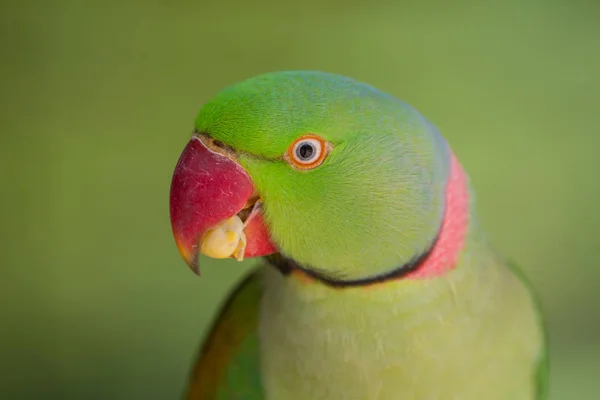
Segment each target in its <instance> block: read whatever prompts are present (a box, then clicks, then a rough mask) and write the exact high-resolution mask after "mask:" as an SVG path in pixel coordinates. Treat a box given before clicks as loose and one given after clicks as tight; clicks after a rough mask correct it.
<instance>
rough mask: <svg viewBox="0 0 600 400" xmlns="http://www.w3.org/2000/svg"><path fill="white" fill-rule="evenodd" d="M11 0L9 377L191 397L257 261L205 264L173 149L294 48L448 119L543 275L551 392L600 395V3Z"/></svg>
mask: <svg viewBox="0 0 600 400" xmlns="http://www.w3.org/2000/svg"><path fill="white" fill-rule="evenodd" d="M243 4H246V5H243ZM596 4H600V3H596ZM0 7H1V11H0V45H1V60H0V79H1V81H0V99H1V103H0V105H1V108H0V124H1V128H2V129H1V134H0V182H1V186H0V187H1V194H2V196H1V197H0V205H1V207H0V239H1V241H0V243H1V244H0V262H1V268H2V269H1V273H2V279H1V283H0V285H1V287H0V298H1V302H0V307H1V309H0V316H1V319H0V321H1V322H0V335H1V340H0V346H1V347H0V368H1V371H0V398H2V399H175V398H177V397H178V396H179V393H180V392H181V389H182V387H183V384H184V381H185V378H186V376H187V373H188V370H189V365H190V363H191V360H192V357H193V356H194V354H195V352H196V349H197V346H198V343H199V340H200V338H201V336H202V335H203V333H204V331H205V329H206V324H207V323H208V322H209V321H210V318H211V317H212V315H213V313H214V311H215V308H216V307H217V306H218V305H219V303H220V301H221V300H222V299H223V296H224V295H225V293H226V291H227V289H228V288H230V287H231V285H232V284H233V283H234V281H235V280H236V279H238V278H239V276H240V275H241V274H242V273H243V272H244V271H246V270H247V269H248V268H249V267H250V266H251V265H252V262H245V263H244V264H239V263H235V262H212V261H208V260H206V259H203V260H202V262H203V265H202V270H203V277H202V278H196V277H195V276H194V275H193V274H192V273H191V272H190V271H189V270H188V269H187V267H186V266H185V264H184V263H183V261H182V260H181V258H180V256H179V254H178V253H177V249H176V247H175V245H174V242H173V239H172V236H171V228H170V223H169V213H168V192H169V184H170V178H171V174H172V171H173V167H174V166H175V163H176V161H177V158H178V156H179V154H180V152H181V150H182V149H183V147H184V145H185V143H186V142H187V139H188V137H189V135H190V133H191V130H192V124H193V121H194V118H195V116H196V113H197V111H198V109H199V108H200V106H201V105H202V104H203V103H204V102H205V101H206V100H207V99H209V98H210V97H211V96H212V95H214V94H215V93H216V92H217V91H218V90H219V89H220V88H222V87H223V86H226V85H229V84H231V83H234V82H236V81H238V80H241V79H244V78H247V77H249V76H252V75H255V74H258V73H262V72H267V71H271V70H281V69H320V70H326V71H331V72H337V73H341V74H345V75H350V76H353V77H355V78H358V79H360V80H364V81H367V82H369V83H371V84H373V85H375V86H378V87H380V88H381V89H383V90H385V91H387V92H389V93H392V94H394V95H396V96H397V97H400V98H402V99H403V100H405V101H407V102H408V103H410V104H412V105H413V106H415V107H416V108H417V109H419V110H420V111H421V112H422V113H423V114H424V115H425V116H426V117H427V118H429V119H430V120H432V121H433V122H434V123H435V124H436V125H437V126H438V127H439V128H440V129H441V130H442V132H443V133H444V134H445V136H446V137H447V139H448V140H449V141H450V143H451V145H452V146H453V148H454V150H455V152H456V153H457V154H458V156H459V157H460V159H461V160H462V162H463V164H464V166H465V168H466V169H467V171H468V172H469V174H470V176H471V178H472V180H473V183H474V185H475V188H476V190H477V196H478V201H479V205H478V207H479V211H480V214H481V219H482V221H483V223H484V225H485V226H486V227H487V230H488V231H489V234H490V235H491V237H492V238H493V240H494V242H495V243H496V244H497V246H498V247H499V248H500V249H502V251H503V252H504V253H506V254H508V255H510V256H512V257H513V258H515V259H516V260H518V261H519V263H520V264H522V265H523V266H524V268H525V269H526V271H527V273H528V275H529V276H530V278H531V280H532V281H533V283H534V284H535V285H536V287H537V288H538V290H539V292H540V294H541V296H542V300H543V303H544V307H545V309H546V310H547V317H548V324H549V327H550V339H551V346H552V349H551V353H552V377H551V385H552V388H551V393H552V396H551V398H552V399H555V400H561V399H566V400H570V399H577V400H583V399H598V398H600V389H599V386H600V383H599V381H600V348H599V345H600V315H599V314H600V311H599V310H600V305H599V304H598V302H599V301H600V284H599V282H600V268H599V266H598V261H597V260H598V255H597V250H596V249H597V248H598V245H599V244H600V235H599V231H598V225H599V223H600V213H598V195H599V194H600V179H599V178H598V175H597V173H598V171H599V170H600V163H599V162H598V155H597V153H598V146H599V145H600V135H598V126H599V123H600V112H599V111H598V106H599V104H600V96H599V92H600V75H599V71H600V50H599V49H600V47H599V46H600V45H599V43H600V23H598V21H600V12H599V11H600V6H598V5H595V4H594V2H592V1H587V2H584V1H567V0H564V1H560V0H555V1H550V0H548V1H541V0H540V1H533V0H532V1H528V0H525V1H505V2H487V1H483V2H471V3H468V2H444V1H442V0H438V1H434V2H422V1H391V0H390V1H374V2H370V3H369V2H358V1H350V2H343V1H338V2H331V1H330V2H327V1H324V0H305V1H302V2H296V3H292V2H287V3H282V4H280V3H279V2H277V3H276V2H268V1H254V2H248V3H243V2H231V1H230V2H216V1H215V2H212V4H208V2H199V1H197V2H192V1H183V0H179V1H178V0H175V1H166V0H165V1H145V2H141V1H140V2H138V3H135V2H132V1H116V0H110V1H108V0H107V1H101V2H95V1H88V2H84V1H45V2H42V1H40V2H36V1H33V0H28V1H22V2H16V1H14V2H12V3H10V2H6V1H3V2H1V3H0Z"/></svg>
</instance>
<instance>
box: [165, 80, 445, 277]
mask: <svg viewBox="0 0 600 400" xmlns="http://www.w3.org/2000/svg"><path fill="white" fill-rule="evenodd" d="M450 159H451V153H450V150H449V148H448V146H447V144H446V142H445V141H444V140H443V139H442V137H441V135H440V134H439V132H438V131H437V129H436V128H435V127H434V126H433V125H432V124H431V123H429V122H428V121H427V120H426V119H425V118H424V117H423V116H421V115H420V114H419V113H418V112H417V111H416V110H415V109H414V108H412V107H411V106H409V105H408V104H406V103H404V102H402V101H400V100H398V99H396V98H394V97H392V96H390V95H387V94H385V93H383V92H381V91H379V90H377V89H375V88H374V87H372V86H369V85H367V84H365V83H361V82H358V81H355V80H353V79H350V78H347V77H342V76H339V75H334V74H329V73H322V72H312V71H287V72H276V73H269V74H265V75H259V76H257V77H254V78H251V79H248V80H245V81H243V82H240V83H237V84H235V85H233V86H230V87H228V88H225V89H224V90H222V91H221V92H220V93H218V94H217V95H216V96H215V97H214V98H213V99H212V100H210V101H209V102H208V103H207V104H205V105H204V106H203V107H202V109H201V110H200V112H199V115H198V117H197V119H196V123H195V132H194V134H193V136H192V138H191V140H190V141H189V143H188V144H187V146H186V147H185V149H184V151H183V153H182V154H181V156H180V159H179V161H178V163H177V166H176V168H175V172H174V175H173V180H172V184H171V195H170V213H171V222H172V229H173V234H174V237H175V241H176V243H177V246H178V249H179V251H180V253H181V255H182V256H183V258H184V259H185V261H186V262H187V264H188V265H189V266H190V267H191V268H192V269H193V270H195V271H196V272H197V271H198V255H199V254H204V255H207V256H209V257H213V258H229V257H234V258H236V259H238V260H242V259H244V258H251V257H259V256H269V255H274V254H276V256H281V257H285V258H286V259H289V260H293V262H294V265H296V266H298V267H299V268H302V269H304V270H305V271H307V272H309V273H310V274H313V275H316V276H322V277H325V278H327V279H329V280H340V281H344V280H357V279H365V278H369V277H373V276H377V275H381V274H385V273H386V272H388V271H391V270H393V269H395V268H397V267H398V266H399V265H403V264H406V263H409V262H411V260H414V259H416V258H418V257H419V256H420V255H422V254H423V253H424V252H426V251H427V250H428V249H429V248H431V246H432V245H433V243H434V242H435V240H436V238H437V235H438V232H439V230H440V226H441V224H442V222H443V214H444V205H445V202H444V198H445V192H444V190H445V186H446V185H445V184H446V181H447V180H448V176H449V168H450Z"/></svg>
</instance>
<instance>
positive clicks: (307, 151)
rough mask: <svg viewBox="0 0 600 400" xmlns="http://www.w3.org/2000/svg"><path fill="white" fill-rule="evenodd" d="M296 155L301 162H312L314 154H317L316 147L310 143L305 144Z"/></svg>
mask: <svg viewBox="0 0 600 400" xmlns="http://www.w3.org/2000/svg"><path fill="white" fill-rule="evenodd" d="M296 153H297V154H298V157H300V159H301V160H310V159H311V157H312V156H313V154H315V147H314V146H313V145H312V144H310V143H303V144H301V145H300V146H299V147H298V150H296Z"/></svg>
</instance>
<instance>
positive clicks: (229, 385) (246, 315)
mask: <svg viewBox="0 0 600 400" xmlns="http://www.w3.org/2000/svg"><path fill="white" fill-rule="evenodd" d="M260 274H261V271H260V269H257V270H254V271H253V272H251V273H250V274H249V275H248V276H247V277H246V278H245V279H243V280H242V282H240V284H239V285H238V286H237V287H236V288H235V289H234V290H233V291H232V293H231V295H230V296H229V298H228V299H227V301H226V302H225V304H224V305H223V306H222V308H221V310H220V312H219V313H218V315H217V318H216V319H215V321H214V322H213V325H212V327H211V329H210V331H209V333H208V336H207V337H206V339H205V341H204V343H203V344H202V348H201V350H200V354H199V355H198V357H197V359H196V362H195V366H194V368H193V371H192V375H191V377H190V382H189V386H188V390H187V393H186V395H185V399H187V400H213V399H248V400H259V399H263V398H264V395H263V392H262V390H263V389H262V384H261V378H260V365H259V348H258V335H257V326H258V310H259V304H260V299H261V297H262V284H261V279H260Z"/></svg>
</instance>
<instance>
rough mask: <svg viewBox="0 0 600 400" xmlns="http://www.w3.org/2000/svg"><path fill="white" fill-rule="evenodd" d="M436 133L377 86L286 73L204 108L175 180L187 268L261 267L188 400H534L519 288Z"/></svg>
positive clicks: (529, 310) (239, 294)
mask: <svg viewBox="0 0 600 400" xmlns="http://www.w3.org/2000/svg"><path fill="white" fill-rule="evenodd" d="M472 186H473V185H472V184H471V182H470V180H469V177H468V175H467V173H466V172H465V170H464V169H463V167H462V165H461V163H460V162H459V160H458V158H457V156H456V155H455V153H454V152H453V151H452V149H451V147H450V144H449V142H447V141H446V139H444V137H443V136H442V134H441V133H440V130H439V129H438V128H437V127H436V126H435V125H434V124H433V123H432V122H430V121H429V120H427V119H426V118H425V117H424V116H423V115H422V114H421V113H420V112H419V111H417V110H416V109H415V108H413V107H412V106H411V105H409V104H408V103H406V102H404V101H402V100H400V99H399V98H397V97H395V96H393V95H391V94H388V93H386V92H383V91H381V90H380V89H378V88H376V87H374V86H372V85H371V84H369V83H366V82H362V81H359V80H356V79H354V78H350V77H347V76H343V75H338V74H335V73H330V72H321V71H312V70H289V71H288V70H283V71H275V72H268V73H262V74H259V75H256V76H253V77H249V78H244V80H241V81H239V82H237V83H234V84H231V85H230V86H226V87H225V88H223V89H220V91H218V92H217V93H216V94H215V95H214V96H213V97H212V98H211V99H209V100H208V101H207V102H205V103H204V104H203V105H202V107H201V109H200V111H199V113H198V115H197V118H196V120H195V124H194V129H193V133H192V135H191V138H190V139H189V141H188V143H187V144H186V146H185V148H184V149H183V151H182V153H181V154H180V156H179V159H178V161H177V163H176V166H175V168H174V172H173V175H172V180H171V185H170V197H169V212H170V222H171V228H172V233H173V236H174V241H175V243H176V246H177V249H178V252H179V253H180V255H181V257H182V258H183V259H184V261H185V263H187V265H188V266H189V267H190V268H191V269H192V271H194V272H195V273H196V274H198V275H199V264H200V256H203V257H209V258H213V259H235V260H238V261H243V260H246V259H258V260H257V262H258V264H257V265H256V266H254V267H252V268H250V270H249V271H248V272H247V273H246V275H245V276H243V277H242V278H241V281H240V283H239V284H238V285H237V287H235V288H234V289H233V290H232V292H231V294H230V295H229V297H228V298H227V300H226V301H224V303H223V305H222V306H221V308H220V310H219V311H218V313H217V314H216V317H215V319H214V322H213V323H212V326H210V327H209V330H208V333H207V335H206V337H205V339H204V340H203V342H202V343H201V346H200V350H199V353H198V354H197V356H196V357H195V361H194V362H193V366H192V368H191V372H190V374H189V379H188V380H187V381H186V382H187V383H186V384H185V388H184V389H183V392H182V396H183V397H184V398H185V399H189V400H207V399H248V400H259V399H261V400H263V399H268V400H320V399H328V400H342V399H343V400H354V399H356V400H358V399H360V400H371V399H372V400H388V399H399V400H436V399H440V400H452V399H456V400H459V399H460V400H470V399H476V400H483V399H485V400H534V399H535V400H541V399H545V398H546V396H547V392H548V390H547V389H548V375H549V362H548V351H547V340H546V329H545V322H544V318H543V314H544V313H543V312H542V309H541V306H540V302H539V301H538V296H537V294H536V293H535V291H534V289H533V287H532V285H531V284H530V282H529V280H528V278H527V277H526V276H525V275H524V273H523V271H522V269H521V268H520V267H519V266H518V265H517V264H516V263H515V262H514V261H512V259H510V258H507V257H505V256H503V255H502V254H501V252H500V251H498V250H497V249H496V248H495V247H494V245H493V244H492V243H491V240H490V239H489V238H488V237H487V236H486V233H485V231H484V229H483V228H482V226H481V225H480V223H479V222H478V216H477V212H476V206H475V195H474V190H473V187H472Z"/></svg>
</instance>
